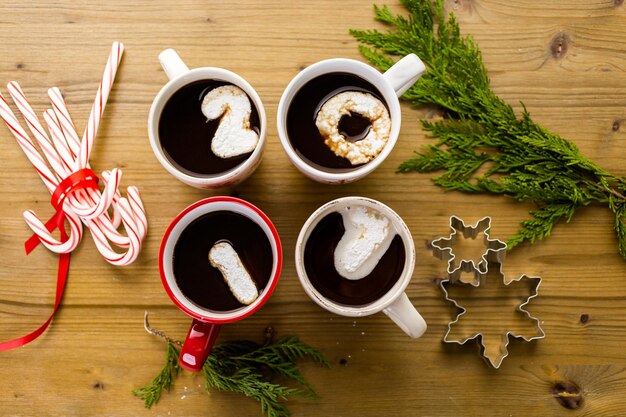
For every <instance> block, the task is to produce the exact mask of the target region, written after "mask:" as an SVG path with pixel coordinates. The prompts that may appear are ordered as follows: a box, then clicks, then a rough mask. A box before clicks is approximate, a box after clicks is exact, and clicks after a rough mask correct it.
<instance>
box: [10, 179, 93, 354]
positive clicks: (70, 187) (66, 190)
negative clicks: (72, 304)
mask: <svg viewBox="0 0 626 417" xmlns="http://www.w3.org/2000/svg"><path fill="white" fill-rule="evenodd" d="M85 188H93V189H96V190H97V189H98V176H97V175H96V174H95V173H94V172H93V171H92V170H91V169H89V168H83V169H81V170H79V171H76V172H74V173H73V174H71V175H70V176H68V177H67V178H65V179H64V180H63V181H61V182H60V183H59V185H58V186H57V188H56V189H55V190H54V193H52V197H51V198H50V203H51V204H52V207H54V209H55V210H56V213H55V214H54V216H52V217H51V218H50V220H48V221H47V222H46V224H45V226H46V229H48V231H49V232H52V231H53V230H54V229H57V228H58V229H59V232H60V234H61V242H66V241H67V239H68V238H69V236H68V235H67V232H66V231H65V212H64V211H63V202H64V201H65V199H66V198H67V197H68V196H69V195H70V194H72V193H73V192H74V191H77V190H82V189H85ZM39 243H41V240H40V238H39V237H38V236H37V235H36V234H33V235H32V236H31V237H30V238H29V239H28V240H27V241H26V243H25V244H24V247H25V249H26V254H27V255H28V254H29V253H31V252H32V251H33V249H35V248H36V247H37V245H39ZM69 268H70V253H60V254H59V267H58V270H57V288H56V296H55V301H54V309H53V310H52V314H50V317H49V318H48V320H46V322H45V323H44V324H42V325H41V326H39V328H37V329H36V330H34V331H32V332H30V333H28V334H26V335H24V336H21V337H18V338H15V339H12V340H7V341H6V342H2V343H0V352H3V351H5V350H10V349H14V348H16V347H20V346H24V345H26V344H27V343H30V342H32V341H33V340H35V339H37V338H38V337H39V336H40V335H41V334H42V333H43V332H44V331H45V330H46V329H47V328H48V326H49V325H50V323H51V322H52V318H53V317H54V315H55V313H56V312H57V310H58V309H59V306H60V305H61V298H62V297H63V290H65V283H66V282H67V274H68V272H69Z"/></svg>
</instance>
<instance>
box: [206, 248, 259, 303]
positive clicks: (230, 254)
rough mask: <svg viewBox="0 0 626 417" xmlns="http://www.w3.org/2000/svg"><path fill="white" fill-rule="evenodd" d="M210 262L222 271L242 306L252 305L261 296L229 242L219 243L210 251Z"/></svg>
mask: <svg viewBox="0 0 626 417" xmlns="http://www.w3.org/2000/svg"><path fill="white" fill-rule="evenodd" d="M209 261H210V262H211V265H213V267H215V268H217V269H219V270H220V272H221V273H222V276H223V277H224V281H226V284H228V287H229V288H230V292H232V293H233V295H234V296H235V298H236V299H237V301H239V302H240V303H241V304H245V305H248V304H251V303H252V302H254V300H256V299H257V297H258V296H259V291H258V290H257V288H256V285H255V283H254V280H253V279H252V277H251V276H250V273H248V270H247V269H246V267H245V266H244V265H243V262H241V259H240V258H239V255H238V254H237V252H236V251H235V249H234V248H233V247H232V246H231V244H230V243H228V242H218V243H216V244H215V245H213V247H212V248H211V250H210V251H209Z"/></svg>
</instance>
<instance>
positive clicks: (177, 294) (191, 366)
mask: <svg viewBox="0 0 626 417" xmlns="http://www.w3.org/2000/svg"><path fill="white" fill-rule="evenodd" d="M217 211H227V212H232V213H236V214H239V215H242V216H245V217H247V218H248V219H250V220H252V221H253V222H254V223H256V224H257V225H258V226H259V227H260V228H261V229H262V230H263V232H264V233H265V236H266V237H267V239H268V241H269V243H270V246H271V249H272V257H273V262H272V272H271V275H270V278H269V281H268V282H267V284H266V285H265V287H264V288H263V289H259V295H258V297H257V298H256V300H254V301H253V302H252V303H251V304H249V305H246V306H242V307H240V308H236V309H234V310H227V311H221V310H219V311H218V310H210V309H207V308H204V307H202V306H200V305H198V304H196V303H194V302H193V301H191V300H190V299H189V298H188V297H187V296H185V295H184V294H183V292H182V291H181V290H180V288H179V286H178V284H177V282H176V277H175V275H174V262H173V259H174V247H175V246H176V243H177V241H178V238H179V237H180V236H181V233H182V232H183V231H184V230H185V229H186V228H187V227H188V226H189V225H190V224H191V223H192V222H193V221H194V220H196V219H198V218H200V217H202V216H204V215H206V214H209V213H213V212H217ZM207 262H209V261H208V258H207ZM281 267H282V247H281V244H280V239H279V237H278V232H277V231H276V228H275V227H274V225H273V224H272V222H271V221H270V219H269V218H268V217H267V216H266V215H265V214H264V213H263V212H262V211H261V210H259V209H258V208H257V207H255V206H254V205H252V204H250V203H248V202H247V201H244V200H241V199H238V198H234V197H222V196H218V197H209V198H206V199H203V200H200V201H198V202H196V203H194V204H192V205H190V206H189V207H187V208H186V209H184V210H183V211H181V212H180V213H179V214H178V215H177V216H176V218H174V220H173V221H172V223H171V224H170V225H169V227H168V228H167V230H166V232H165V235H164V236H163V240H162V242H161V249H160V251H159V271H160V273H161V281H162V283H163V286H164V287H165V291H166V292H167V294H168V295H169V297H170V298H171V299H172V301H173V302H174V304H176V306H178V308H180V309H181V310H183V311H184V312H185V313H187V314H188V315H189V316H191V317H192V318H193V322H192V323H191V328H190V329H189V333H188V334H187V338H186V339H185V343H184V344H183V348H182V350H181V353H180V359H179V364H180V366H181V367H183V368H184V369H187V370H190V371H199V370H201V369H202V366H203V365H204V362H205V361H206V359H207V357H208V355H209V353H210V352H211V348H212V346H213V343H214V342H215V339H216V338H217V334H218V332H219V329H220V327H221V325H222V324H226V323H232V322H235V321H238V320H241V319H243V318H245V317H248V316H249V315H250V314H252V313H254V312H255V311H257V310H258V309H259V308H261V306H262V305H263V304H264V303H265V302H266V301H267V300H268V298H269V297H270V295H271V294H272V292H273V291H274V288H275V287H276V283H277V282H278V277H279V276H280V271H281Z"/></svg>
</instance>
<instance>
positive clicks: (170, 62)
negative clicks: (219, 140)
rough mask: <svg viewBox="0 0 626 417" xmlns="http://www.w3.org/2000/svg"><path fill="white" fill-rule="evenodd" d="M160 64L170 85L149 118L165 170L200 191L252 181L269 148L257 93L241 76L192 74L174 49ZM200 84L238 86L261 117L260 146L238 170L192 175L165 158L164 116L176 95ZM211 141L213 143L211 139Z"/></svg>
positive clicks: (217, 71) (207, 70) (207, 71)
mask: <svg viewBox="0 0 626 417" xmlns="http://www.w3.org/2000/svg"><path fill="white" fill-rule="evenodd" d="M159 62H160V63H161V66H162V67H163V70H164V71H165V74H166V75H167V77H168V78H169V82H168V83H167V84H165V86H163V88H161V91H159V93H158V94H157V96H156V97H155V99H154V101H153V102H152V107H150V113H149V115H148V137H149V138H150V145H151V146H152V150H153V152H154V154H155V155H156V157H157V159H158V160H159V162H160V163H161V165H163V167H164V168H165V169H166V170H167V171H168V172H169V173H170V174H172V175H173V176H174V177H176V178H178V179H179V180H180V181H182V182H184V183H185V184H188V185H191V186H193V187H198V188H217V187H225V186H229V185H235V184H237V183H239V182H241V181H243V180H245V179H246V178H248V177H249V176H250V175H251V174H252V173H253V172H254V170H255V169H256V168H257V167H258V165H259V163H260V162H261V158H262V156H263V150H264V148H265V136H266V132H267V118H266V116H265V108H264V107H263V103H262V102H261V99H260V97H259V95H258V94H257V92H256V91H255V90H254V88H252V86H251V85H250V84H249V83H248V82H247V81H246V80H244V79H243V78H241V77H240V76H239V75H237V74H235V73H234V72H232V71H228V70H225V69H222V68H214V67H203V68H195V69H192V70H190V69H189V68H188V67H187V65H185V63H184V62H183V60H182V59H181V58H180V57H179V56H178V54H177V53H176V51H174V50H173V49H166V50H164V51H163V52H161V53H160V54H159ZM200 80H217V81H225V82H227V83H230V84H233V85H236V86H237V87H239V88H241V89H242V90H243V91H245V93H246V94H247V95H248V97H250V99H251V100H252V102H253V103H252V104H253V105H254V106H255V107H256V109H257V112H258V114H259V123H260V131H259V142H258V144H257V146H256V148H255V149H254V151H253V152H252V154H251V155H250V156H249V157H248V158H247V159H246V160H245V161H243V162H241V163H240V164H239V165H237V166H236V167H234V168H232V169H230V170H228V171H225V172H220V173H218V174H215V175H198V176H195V175H191V174H188V173H186V172H182V171H181V170H180V169H178V168H177V167H176V166H175V165H174V164H173V163H172V162H171V161H170V160H169V159H168V158H167V156H166V155H165V153H164V151H163V148H162V146H161V143H160V141H159V120H160V118H161V112H162V111H163V108H164V107H165V104H166V103H167V101H168V100H169V99H170V97H172V95H173V94H174V93H175V92H176V91H178V90H180V89H181V88H183V87H184V86H186V85H188V84H190V83H193V82H194V81H200ZM207 140H210V138H208V139H207Z"/></svg>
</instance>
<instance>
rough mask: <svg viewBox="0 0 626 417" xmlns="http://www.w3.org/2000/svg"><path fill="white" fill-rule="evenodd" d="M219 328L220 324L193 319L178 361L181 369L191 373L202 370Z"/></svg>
mask: <svg viewBox="0 0 626 417" xmlns="http://www.w3.org/2000/svg"><path fill="white" fill-rule="evenodd" d="M220 327H222V326H221V325H220V324H214V323H207V322H205V321H200V320H196V319H193V322H192V323H191V327H190V328H189V333H187V338H186V339H185V343H184V344H183V348H182V350H181V351H180V358H179V359H178V364H179V365H180V366H181V368H183V369H186V370H188V371H192V372H198V371H200V370H201V369H202V366H203V365H204V362H206V358H207V357H208V356H209V353H211V349H212V348H213V344H214V343H215V339H217V334H218V333H219V332H220Z"/></svg>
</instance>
